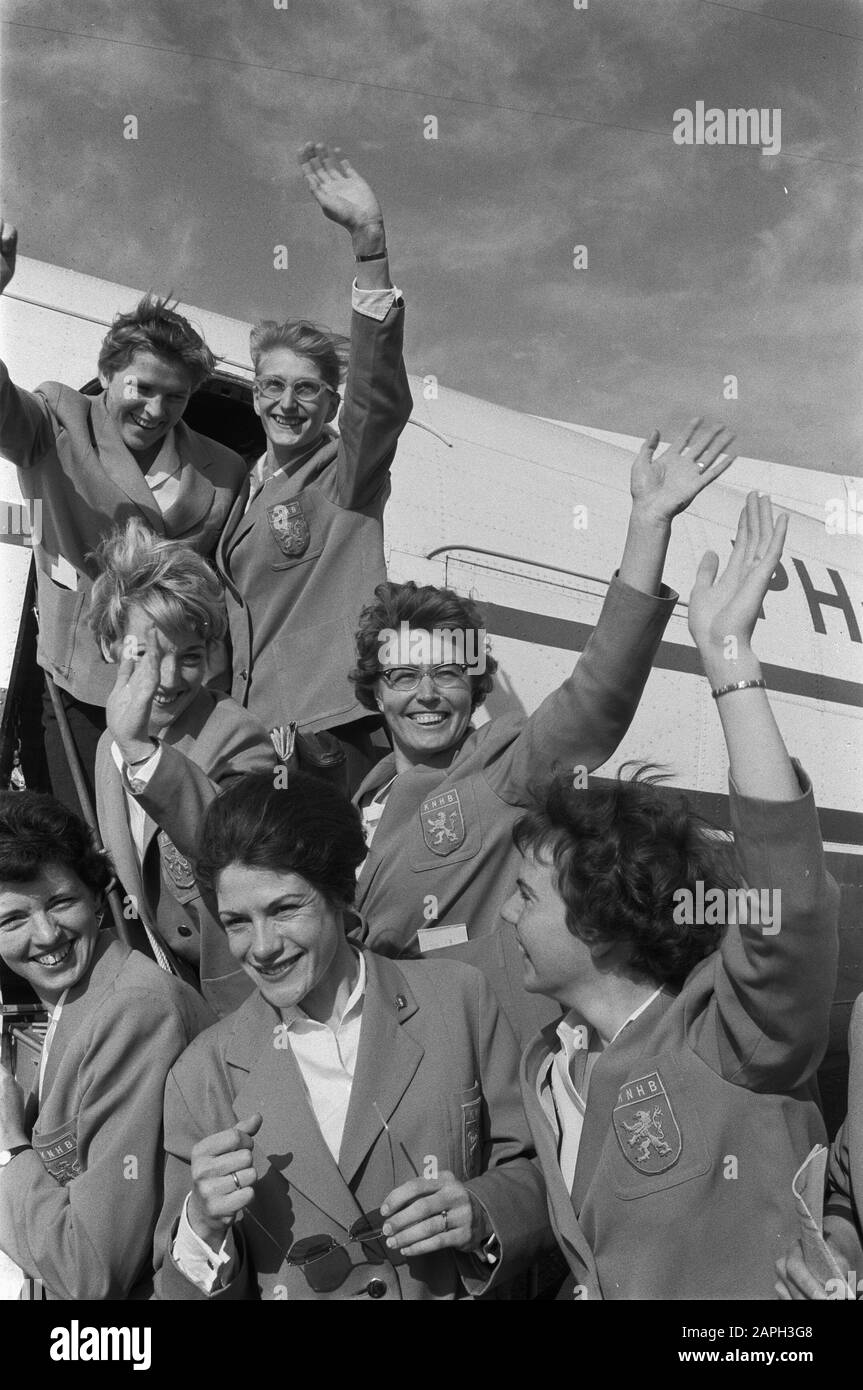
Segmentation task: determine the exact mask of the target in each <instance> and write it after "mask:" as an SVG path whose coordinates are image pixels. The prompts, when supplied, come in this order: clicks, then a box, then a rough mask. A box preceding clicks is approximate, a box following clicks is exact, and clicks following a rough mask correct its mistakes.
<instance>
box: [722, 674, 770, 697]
mask: <svg viewBox="0 0 863 1390" xmlns="http://www.w3.org/2000/svg"><path fill="white" fill-rule="evenodd" d="M766 689H767V682H766V680H763V679H762V680H759V681H732V683H731V685H721V686H720V687H719V689H718V690H711V692H710V693H711V695H712V696H713V698H714V700H718V699H719V697H720V695H730V694H731V692H732V690H766Z"/></svg>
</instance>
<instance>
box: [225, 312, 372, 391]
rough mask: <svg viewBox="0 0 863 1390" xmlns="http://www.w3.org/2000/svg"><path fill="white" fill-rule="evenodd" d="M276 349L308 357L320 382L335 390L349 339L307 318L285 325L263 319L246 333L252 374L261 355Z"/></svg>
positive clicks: (289, 320)
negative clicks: (314, 366)
mask: <svg viewBox="0 0 863 1390" xmlns="http://www.w3.org/2000/svg"><path fill="white" fill-rule="evenodd" d="M279 347H284V348H289V349H290V351H291V352H295V353H296V354H297V356H298V357H308V358H309V359H310V361H312V362H314V363H315V365H316V366H317V368H318V370H319V371H320V373H321V379H322V380H323V381H325V382H326V383H327V385H328V386H332V388H333V390H334V391H338V389H339V382H340V381H341V378H342V373H343V371H344V368H345V365H346V362H347V352H348V340H347V338H345V337H344V336H343V335H342V334H340V333H333V332H332V330H331V329H329V328H325V327H324V326H323V324H319V323H312V322H311V320H310V319H288V320H287V321H286V322H285V323H276V321H275V319H262V320H261V322H260V323H256V324H255V326H254V328H253V329H252V331H251V333H250V334H249V353H250V355H251V358H252V365H253V366H254V368H255V371H257V370H258V364H259V363H260V360H261V358H262V357H263V355H264V353H265V352H270V351H271V349H272V348H279Z"/></svg>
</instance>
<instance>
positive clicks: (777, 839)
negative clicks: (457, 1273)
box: [521, 769, 839, 1300]
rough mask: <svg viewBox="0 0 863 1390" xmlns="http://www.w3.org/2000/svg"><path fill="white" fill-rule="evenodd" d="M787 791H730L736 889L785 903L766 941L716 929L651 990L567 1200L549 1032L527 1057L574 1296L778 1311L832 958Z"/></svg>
mask: <svg viewBox="0 0 863 1390" xmlns="http://www.w3.org/2000/svg"><path fill="white" fill-rule="evenodd" d="M798 776H800V781H801V788H802V791H801V795H800V796H799V798H797V799H796V800H794V801H788V802H780V801H760V800H756V799H753V798H747V797H743V796H740V794H739V793H738V792H737V790H736V788H735V786H734V783H733V782H732V783H731V817H732V826H733V829H734V832H735V852H736V856H737V861H738V865H739V868H740V871H741V878H742V880H743V882H744V883H746V884H749V885H752V886H753V887H757V888H759V889H764V888H766V889H768V890H773V889H776V890H777V891H778V892H780V893H781V899H780V901H781V909H782V915H781V925H780V930H779V931H778V932H777V933H775V934H763V933H762V931H761V928H760V926H758V925H755V924H749V925H729V926H728V927H727V928H726V932H725V935H724V938H723V940H722V944H721V946H720V947H719V949H718V950H717V951H714V952H713V953H712V954H711V955H710V956H708V957H707V959H706V960H704V961H702V962H701V963H700V964H699V965H698V966H696V967H695V969H694V970H693V971H692V972H691V974H690V975H689V977H688V978H687V980H686V982H685V983H684V985H683V988H682V989H681V990H680V991H679V993H674V992H673V991H672V990H670V989H663V990H662V992H661V994H660V995H659V996H658V997H657V998H656V999H654V1000H653V1002H652V1003H651V1004H650V1005H649V1006H648V1007H647V1008H646V1009H645V1010H644V1012H643V1013H642V1014H640V1015H639V1017H638V1018H636V1019H635V1020H634V1021H633V1022H632V1023H629V1024H627V1026H626V1027H625V1028H624V1029H623V1030H622V1032H621V1033H620V1034H619V1036H618V1037H617V1038H616V1039H615V1040H614V1042H612V1043H611V1044H610V1045H609V1047H607V1048H606V1050H605V1051H604V1052H603V1053H601V1054H600V1056H599V1057H598V1059H597V1061H596V1063H595V1065H594V1068H593V1071H592V1073H591V1076H590V1086H589V1090H588V1094H587V1109H586V1113H585V1117H584V1128H583V1130H582V1135H581V1143H580V1147H579V1151H578V1161H577V1164H576V1169H575V1179H574V1183H573V1188H572V1192H571V1193H570V1192H568V1191H567V1190H566V1186H565V1184H564V1181H563V1178H562V1176H561V1171H560V1167H559V1165H558V1161H557V1143H556V1136H555V1134H554V1130H553V1127H552V1124H551V1122H550V1121H549V1119H548V1118H547V1116H546V1113H545V1110H544V1109H543V1106H542V1103H541V1101H540V1099H539V1097H538V1094H537V1079H538V1076H539V1073H540V1071H541V1069H542V1068H543V1065H544V1063H545V1062H546V1060H547V1059H548V1057H549V1054H550V1053H551V1052H552V1051H554V1050H556V1048H557V1045H558V1039H557V1037H556V1033H555V1029H554V1027H553V1026H549V1027H548V1028H547V1029H545V1031H544V1032H543V1033H541V1034H540V1035H539V1037H537V1038H536V1039H534V1041H533V1042H532V1043H531V1045H530V1047H529V1048H528V1050H527V1052H526V1053H525V1056H524V1059H523V1062H522V1073H521V1076H522V1097H523V1100H524V1106H525V1112H526V1114H527V1118H528V1122H529V1124H530V1128H531V1133H532V1134H533V1136H534V1140H535V1142H536V1146H537V1152H538V1154H539V1159H540V1162H541V1164H542V1168H543V1171H544V1173H545V1178H546V1184H547V1188H548V1201H549V1212H550V1215H551V1220H552V1225H553V1226H554V1230H555V1234H556V1236H557V1239H558V1243H559V1245H560V1247H561V1250H562V1251H563V1254H564V1256H565V1257H566V1259H567V1262H568V1263H569V1266H570V1269H571V1271H572V1275H573V1278H574V1282H575V1285H576V1296H577V1297H579V1298H604V1299H639V1300H641V1299H733V1300H740V1299H773V1298H774V1297H775V1294H774V1288H773V1285H774V1281H775V1277H776V1276H775V1271H774V1263H775V1261H776V1260H777V1259H778V1258H779V1257H780V1256H781V1255H783V1254H785V1252H786V1251H787V1249H788V1247H789V1246H790V1245H792V1244H793V1242H794V1240H795V1239H796V1237H797V1234H798V1221H797V1215H796V1211H795V1205H794V1198H793V1195H792V1191H791V1183H792V1180H793V1178H794V1174H795V1172H796V1171H797V1169H798V1168H799V1166H800V1164H801V1163H802V1162H803V1160H804V1159H805V1157H806V1155H807V1154H808V1153H809V1151H810V1149H811V1148H812V1146H813V1144H816V1143H821V1142H823V1141H824V1138H825V1133H826V1131H825V1128H824V1122H823V1120H822V1118H821V1113H820V1110H819V1107H818V1103H817V1088H816V1085H815V1071H816V1068H817V1067H818V1065H819V1063H820V1061H821V1058H822V1057H823V1055H824V1051H825V1049H826V1046H827V1038H828V1024H829V1014H830V1003H831V1000H832V997H833V989H834V987H835V982H836V966H837V958H838V898H839V895H838V889H837V887H836V884H835V883H834V882H833V881H832V879H830V878H829V877H828V875H827V872H826V870H825V865H824V852H823V849H822V845H821V834H820V830H819V826H818V815H817V812H816V809H815V803H814V800H813V797H812V789H811V786H810V784H809V781H808V779H807V778H806V776H805V773H803V774H801V772H800V770H799V769H798ZM639 1124H640V1125H641V1127H642V1128H641V1131H636V1129H635V1128H634V1127H635V1126H637V1125H639ZM639 1133H641V1134H643V1138H644V1141H645V1143H643V1144H638V1143H635V1140H636V1139H638V1137H639ZM657 1141H658V1142H657ZM663 1146H664V1147H663Z"/></svg>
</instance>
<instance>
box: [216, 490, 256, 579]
mask: <svg viewBox="0 0 863 1390" xmlns="http://www.w3.org/2000/svg"><path fill="white" fill-rule="evenodd" d="M250 487H251V478H250V477H249V478H246V481H245V482H244V484H243V487H242V491H241V492H240V495H239V497H238V498H237V500H236V502H235V503H234V510H233V511H232V512H231V515H230V516H229V518H228V522H227V525H226V526H225V529H224V531H223V533H222V543H221V546H220V550H221V556H222V563H223V564H225V563H227V560H228V556H229V553H230V552H232V551H233V550H235V549H236V547H237V546H238V545H239V543H240V541H241V540H242V539H243V537H244V536H245V535H247V534H248V532H249V531H250V530H251V529H252V527H253V526H254V524H255V522H256V521H257V520H258V519H259V517H260V516H261V511H262V507H263V502H262V497H263V491H261V492H259V493H258V495H257V497H255V499H254V501H253V502H252V504H251V506H250V507H249V509H248V511H246V510H245V506H246V502H247V500H248V496H249V489H250Z"/></svg>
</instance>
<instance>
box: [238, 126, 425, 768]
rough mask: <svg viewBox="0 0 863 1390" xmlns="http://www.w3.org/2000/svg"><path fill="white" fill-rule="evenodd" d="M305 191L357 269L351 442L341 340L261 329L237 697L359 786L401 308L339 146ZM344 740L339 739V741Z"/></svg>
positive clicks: (399, 374)
mask: <svg viewBox="0 0 863 1390" xmlns="http://www.w3.org/2000/svg"><path fill="white" fill-rule="evenodd" d="M300 164H301V167H302V170H303V174H304V176H305V179H306V183H307V185H308V187H309V190H310V192H311V194H312V196H313V197H314V198H315V200H316V202H317V203H318V205H319V207H320V208H321V210H322V212H323V214H324V216H325V217H327V218H328V219H329V220H330V221H332V222H335V223H337V225H339V226H341V227H344V228H345V230H346V231H347V232H348V233H349V234H350V237H351V243H352V249H353V252H354V256H355V258H356V273H355V279H354V284H353V291H352V301H351V302H352V309H353V312H352V315H351V336H350V351H349V355H348V356H349V360H348V363H347V376H346V382H345V395H344V405H343V406H342V410H341V416H340V419H339V428H338V433H337V432H336V430H335V428H334V425H335V420H336V416H337V414H338V412H339V403H340V396H339V385H340V379H341V371H342V366H343V365H344V364H343V358H344V355H345V353H344V342H343V340H342V339H341V338H340V337H338V336H337V335H334V334H332V333H330V332H329V331H328V330H326V329H324V328H322V327H320V326H319V325H316V324H314V323H311V322H309V321H308V320H305V319H301V320H289V321H287V322H284V323H276V322H275V321H274V320H271V319H267V320H265V321H263V322H262V323H259V324H258V325H257V327H256V328H255V329H254V330H253V332H252V335H251V341H250V351H251V356H252V361H253V364H254V369H255V382H254V408H255V411H256V413H257V415H258V417H259V419H260V422H261V426H262V428H263V431H264V434H265V435H266V450H265V452H264V453H263V454H262V456H261V457H260V458H259V459H258V460H257V462H256V464H255V466H254V467H253V469H252V471H251V477H250V480H249V484H248V487H244V489H243V491H242V493H241V494H240V496H239V497H238V498H237V501H236V503H235V505H234V507H233V510H232V511H231V514H230V515H229V517H228V520H227V523H226V526H225V530H224V533H223V535H222V538H221V540H220V542H219V546H218V550H217V553H216V561H217V565H218V568H219V573H220V574H221V576H222V578H223V579H224V581H225V590H226V602H227V607H228V619H229V623H230V635H231V647H232V651H233V666H234V683H233V687H232V694H233V696H234V698H235V699H236V700H237V701H238V702H239V703H241V704H243V705H245V706H246V707H247V708H248V709H249V710H251V712H252V713H253V714H254V715H255V717H256V718H258V719H260V720H261V721H262V723H263V724H264V725H265V727H266V728H267V729H270V728H276V727H279V726H285V725H287V724H288V722H289V721H292V722H295V723H296V724H297V725H298V726H299V729H300V732H301V733H303V734H306V735H309V736H313V735H320V736H321V738H320V742H322V743H323V744H324V746H325V751H326V752H331V753H334V754H335V755H336V756H337V757H339V758H341V759H342V760H343V761H344V762H345V769H344V771H345V774H346V775H345V785H346V786H348V785H349V786H350V787H351V788H353V787H355V786H356V785H357V784H358V783H359V781H360V780H361V778H362V777H363V776H364V775H365V773H366V771H367V770H368V768H369V767H370V766H371V765H372V764H373V762H374V760H375V758H376V757H377V756H379V753H378V750H377V749H376V748H375V745H374V743H373V741H372V733H373V731H374V730H375V729H376V728H377V727H378V726H379V723H380V721H379V719H378V718H377V717H376V716H375V715H373V714H372V715H370V714H369V712H368V711H366V710H364V709H363V707H362V706H361V705H360V703H359V702H358V700H357V699H356V698H355V696H354V693H353V691H352V689H351V686H350V684H349V682H348V680H347V675H346V672H347V667H348V664H349V661H350V657H351V651H352V640H353V627H354V622H355V619H356V615H357V614H358V612H359V609H360V607H361V606H362V603H363V601H364V600H366V599H368V598H370V596H371V594H372V591H373V589H374V586H375V584H376V583H378V582H379V581H380V580H382V579H383V578H384V577H385V574H386V568H385V564H384V550H383V512H384V507H385V505H386V501H387V498H388V496H389V491H390V468H391V466H392V463H393V458H394V456H395V451H396V444H397V442H398V438H399V435H400V434H401V431H402V429H403V428H404V426H405V424H406V423H407V420H408V417H409V415H410V410H411V395H410V390H409V387H408V380H407V374H406V372H405V367H404V362H403V360H402V339H403V333H404V301H403V299H402V297H401V295H400V293H399V291H398V290H397V289H396V288H395V287H394V286H393V284H392V282H391V280H390V276H389V262H388V253H387V245H386V235H385V231H384V222H383V214H382V212H381V208H380V204H379V202H378V199H377V197H376V195H375V193H374V191H373V190H372V189H371V188H370V186H369V184H368V183H367V182H366V180H365V179H364V178H362V177H361V175H360V174H358V173H357V171H356V170H355V169H354V168H352V166H351V165H350V164H349V163H348V162H347V160H345V159H342V158H341V156H340V154H339V152H338V151H337V150H334V151H332V152H331V151H330V150H329V149H328V148H327V147H326V146H325V145H322V144H319V145H314V144H307V145H305V146H304V147H303V149H302V151H301V152H300ZM336 740H338V742H337V741H336Z"/></svg>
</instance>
